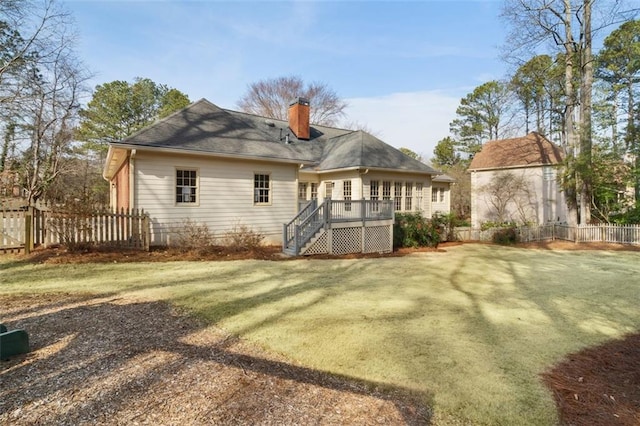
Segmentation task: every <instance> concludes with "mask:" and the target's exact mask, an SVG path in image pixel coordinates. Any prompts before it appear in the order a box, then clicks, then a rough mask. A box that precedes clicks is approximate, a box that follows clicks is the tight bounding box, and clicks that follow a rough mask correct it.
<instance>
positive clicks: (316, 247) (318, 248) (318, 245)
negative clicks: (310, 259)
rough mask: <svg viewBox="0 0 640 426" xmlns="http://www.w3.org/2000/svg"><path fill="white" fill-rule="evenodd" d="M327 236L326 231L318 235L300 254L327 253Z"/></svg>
mask: <svg viewBox="0 0 640 426" xmlns="http://www.w3.org/2000/svg"><path fill="white" fill-rule="evenodd" d="M328 236H329V234H328V233H327V232H325V233H323V234H322V235H320V237H319V238H318V239H317V240H316V241H315V242H314V243H312V244H311V245H310V246H309V248H308V249H307V250H306V251H305V252H304V253H302V254H327V253H329V244H328Z"/></svg>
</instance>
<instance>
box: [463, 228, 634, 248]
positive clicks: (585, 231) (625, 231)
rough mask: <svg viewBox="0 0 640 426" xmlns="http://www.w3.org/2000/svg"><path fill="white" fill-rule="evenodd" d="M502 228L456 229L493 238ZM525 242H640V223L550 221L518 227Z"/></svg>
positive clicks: (466, 236)
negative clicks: (560, 222) (558, 222)
mask: <svg viewBox="0 0 640 426" xmlns="http://www.w3.org/2000/svg"><path fill="white" fill-rule="evenodd" d="M499 229H500V228H492V229H487V230H480V229H476V228H469V227H459V228H454V235H455V236H456V239H458V240H460V241H491V239H492V238H493V234H494V233H495V232H496V231H497V230H499ZM516 233H517V235H518V237H519V239H520V241H521V242H534V241H549V240H565V241H573V242H576V243H617V244H640V225H614V224H602V225H581V226H569V225H565V224H557V223H552V224H546V225H540V226H521V227H518V228H516Z"/></svg>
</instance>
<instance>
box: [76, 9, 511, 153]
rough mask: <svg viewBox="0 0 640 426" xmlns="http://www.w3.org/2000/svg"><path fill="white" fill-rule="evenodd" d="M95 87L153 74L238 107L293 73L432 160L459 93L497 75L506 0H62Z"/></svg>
mask: <svg viewBox="0 0 640 426" xmlns="http://www.w3.org/2000/svg"><path fill="white" fill-rule="evenodd" d="M65 3H66V6H67V8H68V9H69V10H70V11H71V12H72V14H73V15H74V17H75V20H76V23H77V27H78V31H79V45H78V48H79V54H80V56H81V58H82V59H83V60H84V61H85V63H86V65H87V66H88V67H89V68H90V69H91V70H92V71H93V72H94V73H96V76H95V77H94V78H93V80H92V81H91V84H92V86H95V85H97V84H101V83H105V82H109V81H113V80H127V81H132V80H133V78H134V77H137V76H139V77H148V78H151V79H152V80H154V81H155V82H157V83H164V84H167V85H169V86H171V87H175V88H177V89H179V90H181V91H183V92H185V93H186V94H187V95H189V97H190V99H191V100H193V101H195V100H198V99H200V98H207V99H208V100H210V101H211V102H213V103H215V104H217V105H219V106H221V107H224V108H231V109H234V108H235V107H236V102H237V101H238V99H239V98H240V97H241V96H242V94H243V93H244V92H245V91H246V89H247V86H248V85H249V84H250V83H252V82H254V81H257V80H261V79H265V78H273V77H280V76H286V75H297V76H300V77H301V78H302V79H303V80H305V81H320V82H324V83H326V84H327V85H329V86H330V87H331V88H333V89H334V90H335V91H336V92H337V93H338V95H339V96H341V97H342V98H344V99H345V100H346V101H347V102H348V103H349V108H348V110H347V114H348V118H347V119H346V121H350V122H358V123H360V124H363V125H366V126H367V128H369V129H371V130H372V131H374V133H376V134H377V135H378V136H379V137H380V138H381V139H383V140H384V141H386V142H388V143H390V144H391V145H393V146H396V147H407V148H410V149H412V150H413V151H416V152H418V153H420V154H422V155H424V156H426V157H431V156H432V152H433V147H434V146H435V143H436V142H437V141H438V140H439V139H441V138H443V137H445V136H447V135H448V128H449V122H450V121H451V120H452V119H453V118H454V116H455V109H456V108H457V106H458V104H459V101H460V98H462V97H464V96H465V95H466V94H467V93H469V92H470V91H472V90H473V88H474V87H476V86H478V85H479V84H481V83H483V82H485V81H488V80H491V79H494V78H502V77H504V76H505V74H506V72H507V68H508V67H507V65H506V64H505V63H503V62H502V61H501V60H500V58H499V56H500V50H499V46H500V45H501V44H502V43H503V42H504V39H505V35H506V31H507V29H506V28H505V25H504V22H502V21H501V20H500V18H499V13H500V8H501V6H502V2H501V1H489V0H487V1H455V0H453V1H444V0H443V1H429V0H423V1H412V2H403V1H394V2H380V1H350V2H344V1H335V2H328V1H315V2H311V1H298V2H272V1H262V2H247V1H238V2H223V1H177V0H174V1H106V0H98V1H91V0H84V1H78V0H67V1H66V2H65Z"/></svg>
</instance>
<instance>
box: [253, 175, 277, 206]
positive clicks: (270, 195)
mask: <svg viewBox="0 0 640 426" xmlns="http://www.w3.org/2000/svg"><path fill="white" fill-rule="evenodd" d="M258 175H260V176H268V178H269V187H268V188H266V190H267V191H268V192H267V197H268V201H266V202H265V201H257V200H256V198H257V197H256V190H260V189H265V188H256V177H257V176H258ZM252 199H253V205H254V206H271V205H273V180H272V179H271V173H270V172H263V171H254V172H253V191H252Z"/></svg>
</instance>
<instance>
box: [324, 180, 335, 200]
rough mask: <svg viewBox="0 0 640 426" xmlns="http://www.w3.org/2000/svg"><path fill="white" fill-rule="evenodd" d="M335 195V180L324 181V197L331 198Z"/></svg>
mask: <svg viewBox="0 0 640 426" xmlns="http://www.w3.org/2000/svg"><path fill="white" fill-rule="evenodd" d="M332 196H333V182H331V181H328V182H325V183H324V198H331V197H332Z"/></svg>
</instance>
